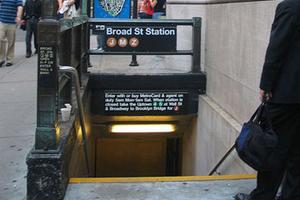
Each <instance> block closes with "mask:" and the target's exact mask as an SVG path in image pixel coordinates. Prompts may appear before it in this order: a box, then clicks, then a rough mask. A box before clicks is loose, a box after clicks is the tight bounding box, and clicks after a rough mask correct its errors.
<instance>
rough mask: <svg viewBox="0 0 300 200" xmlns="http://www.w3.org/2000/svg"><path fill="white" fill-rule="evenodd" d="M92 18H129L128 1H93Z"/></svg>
mask: <svg viewBox="0 0 300 200" xmlns="http://www.w3.org/2000/svg"><path fill="white" fill-rule="evenodd" d="M94 18H123V19H129V18H130V0H95V1H94Z"/></svg>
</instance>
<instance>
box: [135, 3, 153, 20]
mask: <svg viewBox="0 0 300 200" xmlns="http://www.w3.org/2000/svg"><path fill="white" fill-rule="evenodd" d="M156 4H157V0H139V1H138V13H139V17H140V18H141V19H152V15H153V13H154V7H155V6H156Z"/></svg>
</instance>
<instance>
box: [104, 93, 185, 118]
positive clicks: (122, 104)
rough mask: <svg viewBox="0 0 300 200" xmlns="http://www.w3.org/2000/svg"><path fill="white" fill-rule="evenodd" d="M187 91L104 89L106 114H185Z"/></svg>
mask: <svg viewBox="0 0 300 200" xmlns="http://www.w3.org/2000/svg"><path fill="white" fill-rule="evenodd" d="M187 95H188V93H186V92H177V91H174V92H164V91H156V92H138V91H120V92H118V91H104V101H103V107H102V110H103V111H104V112H103V113H104V114H107V115H116V114H143V115H149V114H150V115H151V114H157V115H160V114H171V115H177V114H183V113H184V112H185V110H186V106H187Z"/></svg>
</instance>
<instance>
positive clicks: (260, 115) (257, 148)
mask: <svg viewBox="0 0 300 200" xmlns="http://www.w3.org/2000/svg"><path fill="white" fill-rule="evenodd" d="M277 142H278V138H277V135H276V134H275V132H274V131H273V129H272V124H271V120H270V116H269V112H268V106H267V104H266V103H265V102H263V103H261V105H260V106H259V107H258V108H257V110H256V111H255V112H254V114H253V115H252V117H251V118H250V120H249V121H248V122H246V123H244V124H243V127H242V130H241V132H240V134H239V136H238V137H237V139H236V141H235V149H236V151H237V153H238V155H239V157H240V158H241V159H242V160H243V161H244V162H245V163H247V164H248V165H249V166H250V167H252V168H253V169H255V170H257V171H268V170H270V169H273V168H274V167H275V166H274V165H275V163H276V161H275V160H274V158H276V156H274V155H273V154H274V149H275V147H276V145H277Z"/></svg>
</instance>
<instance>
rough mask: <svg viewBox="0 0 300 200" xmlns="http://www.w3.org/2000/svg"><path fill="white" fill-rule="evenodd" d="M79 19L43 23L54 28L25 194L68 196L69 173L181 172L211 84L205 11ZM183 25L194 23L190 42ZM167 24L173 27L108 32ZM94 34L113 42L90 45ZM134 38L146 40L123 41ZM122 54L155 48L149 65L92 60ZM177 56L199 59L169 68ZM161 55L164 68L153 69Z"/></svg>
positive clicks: (41, 77)
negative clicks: (183, 37)
mask: <svg viewBox="0 0 300 200" xmlns="http://www.w3.org/2000/svg"><path fill="white" fill-rule="evenodd" d="M72 23H73V24H71V23H65V24H61V23H57V22H55V21H51V20H49V21H47V20H46V21H44V22H43V23H41V24H40V25H39V31H40V32H41V33H45V32H47V33H49V34H50V36H51V37H50V36H49V35H48V36H46V35H43V34H41V37H40V38H39V39H40V41H39V54H38V56H39V59H38V65H39V66H38V67H39V71H38V101H37V113H38V114H37V128H36V134H35V135H36V140H35V145H34V148H33V150H32V151H31V152H30V153H29V155H28V158H27V165H28V177H27V181H28V199H33V198H35V195H36V194H38V195H41V199H43V198H44V199H47V198H48V196H49V194H50V193H51V195H53V194H54V196H53V198H54V199H62V198H63V195H64V192H65V188H66V187H67V185H68V181H69V179H70V178H76V177H84V178H92V177H153V176H180V175H182V163H183V161H182V149H183V142H182V140H183V136H184V135H188V134H189V132H190V131H192V129H193V126H194V123H193V121H195V119H196V118H197V115H198V105H199V102H198V101H199V94H204V93H205V85H206V75H205V74H204V73H203V72H202V71H201V67H200V35H201V33H200V30H201V19H200V18H193V19H192V20H98V19H86V18H85V19H82V21H80V20H78V21H73V22H72ZM62 26H63V27H62ZM178 26H183V27H185V26H190V27H191V29H189V30H190V32H191V35H192V36H193V37H191V38H192V39H193V40H192V47H191V49H187V50H186V49H178V46H177V38H178V35H177V27H178ZM164 27H167V28H165V29H164V30H170V31H172V33H174V34H175V35H174V34H173V35H172V36H170V35H168V36H166V35H164V37H159V35H156V32H155V31H150V32H149V34H150V35H147V36H143V37H139V36H138V35H130V34H129V33H130V31H127V32H126V35H124V36H120V35H117V36H114V35H107V32H106V30H112V29H113V30H120V31H121V32H120V33H122V30H132V32H131V33H134V31H133V30H148V28H149V30H160V29H161V28H164ZM115 32H116V33H119V32H117V31H115ZM57 33H59V34H58V36H57ZM90 33H94V34H95V35H96V36H97V34H104V36H105V37H104V38H105V40H106V44H107V46H105V47H104V49H103V50H99V49H92V48H91V43H92V42H93V38H92V36H91V35H90ZM124 33H125V32H124ZM151 33H153V35H151ZM164 33H165V32H164ZM105 34H106V35H105ZM109 34H110V32H109ZM128 34H129V35H128ZM49 37H50V38H52V39H53V40H49ZM133 38H136V39H138V41H139V44H141V46H140V48H136V46H134V45H131V46H128V44H129V43H126V41H132V39H133ZM94 39H95V37H94ZM113 41H114V42H113ZM116 41H118V42H117V43H116ZM112 44H114V45H112ZM125 44H126V46H124V47H122V45H125ZM131 44H133V43H131ZM158 44H160V45H163V47H161V48H160V45H158ZM117 45H119V46H117ZM148 47H149V48H148ZM62 49H63V50H62ZM122 56H141V57H142V56H143V58H145V57H147V56H152V60H151V61H152V62H151V66H149V67H150V69H148V71H150V72H151V73H147V70H144V69H143V68H135V69H133V68H131V69H130V70H129V69H128V71H130V72H128V71H126V70H125V72H124V71H122V70H120V71H113V70H111V71H110V70H106V69H103V68H97V67H96V66H95V65H96V63H100V62H98V61H99V59H101V63H102V62H104V61H107V60H108V59H111V60H114V61H116V62H117V63H118V64H119V65H120V63H122V64H123V62H121V61H122V59H121V58H120V57H122ZM167 56H170V57H168V58H167V59H165V57H167ZM172 56H173V57H172ZM177 56H188V57H189V59H190V62H191V63H192V66H182V68H185V69H188V70H187V71H183V72H182V71H180V70H178V71H176V70H174V69H172V67H173V64H172V65H171V64H170V63H169V62H170V61H176V60H175V59H174V57H177ZM153 59H154V60H155V62H153V61H154V60H153ZM141 60H142V59H141ZM162 60H165V62H164V63H163V64H162V65H163V66H164V67H165V68H164V71H163V72H161V71H158V72H156V73H153V71H155V69H156V68H155V67H157V66H158V64H157V63H162V62H161V61H162ZM141 63H142V62H141ZM93 65H94V66H93ZM104 65H105V66H106V67H107V68H112V67H111V66H110V65H106V64H105V63H104ZM91 66H92V67H91ZM144 66H146V65H144ZM144 66H143V67H144ZM117 67H118V68H122V67H123V66H117ZM180 68H181V66H180V63H179V67H178V68H177V69H180ZM113 69H115V68H113ZM66 104H70V105H71V109H70V113H71V115H70V118H69V119H67V120H65V119H63V118H62V113H63V112H62V111H63V110H62V109H64V108H65V105H66ZM41 183H42V184H41ZM41 191H43V192H41ZM47 195H48V196H47Z"/></svg>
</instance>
